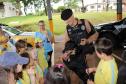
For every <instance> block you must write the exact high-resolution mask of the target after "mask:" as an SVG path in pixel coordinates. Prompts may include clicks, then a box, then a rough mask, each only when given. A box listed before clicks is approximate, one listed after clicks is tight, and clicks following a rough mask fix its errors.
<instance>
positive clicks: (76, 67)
mask: <svg viewBox="0 0 126 84" xmlns="http://www.w3.org/2000/svg"><path fill="white" fill-rule="evenodd" d="M63 62H64V64H65V65H66V66H67V67H68V68H69V69H70V70H72V71H73V72H75V73H76V74H77V75H78V77H79V78H80V79H81V80H82V81H83V83H84V84H87V79H88V74H87V73H86V67H87V66H86V63H85V61H84V57H83V56H70V61H63Z"/></svg>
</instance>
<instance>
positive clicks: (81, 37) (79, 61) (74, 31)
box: [61, 9, 98, 84]
mask: <svg viewBox="0 0 126 84" xmlns="http://www.w3.org/2000/svg"><path fill="white" fill-rule="evenodd" d="M61 19H62V20H63V21H64V22H65V23H66V24H67V26H66V32H65V35H64V43H66V42H68V41H70V40H71V41H73V42H74V43H75V44H76V45H77V47H76V50H77V52H79V53H77V54H76V55H75V56H76V57H75V58H74V59H71V60H70V61H68V60H66V57H67V56H66V54H67V53H64V55H63V57H62V58H63V62H64V64H65V65H66V66H67V67H68V68H69V69H71V70H72V71H74V72H75V73H76V74H77V75H78V76H79V78H80V79H81V80H82V81H83V83H84V84H86V82H87V79H88V77H87V75H86V70H85V69H86V68H87V65H86V61H85V58H86V57H85V56H86V54H88V53H90V52H91V51H93V48H92V47H91V46H92V43H93V42H94V41H96V40H97V37H98V33H97V32H96V31H95V29H94V27H93V25H92V24H91V23H90V22H89V21H88V20H86V19H77V18H75V17H74V15H73V12H72V10H71V9H65V10H64V11H62V13H61ZM68 54H69V53H68ZM71 63H73V64H71Z"/></svg>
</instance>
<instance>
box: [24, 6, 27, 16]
mask: <svg viewBox="0 0 126 84" xmlns="http://www.w3.org/2000/svg"><path fill="white" fill-rule="evenodd" d="M24 13H25V15H26V16H27V13H26V7H24Z"/></svg>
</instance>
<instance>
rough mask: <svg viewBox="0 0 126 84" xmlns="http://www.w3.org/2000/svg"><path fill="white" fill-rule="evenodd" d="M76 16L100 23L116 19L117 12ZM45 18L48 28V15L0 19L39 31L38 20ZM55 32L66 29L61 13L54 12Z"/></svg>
mask: <svg viewBox="0 0 126 84" xmlns="http://www.w3.org/2000/svg"><path fill="white" fill-rule="evenodd" d="M75 17H78V18H85V19H88V20H89V21H90V22H92V23H93V24H94V25H96V24H100V23H106V22H107V23H108V22H111V21H116V12H114V11H109V12H87V13H75ZM123 17H126V13H123ZM39 20H44V21H45V22H46V25H47V28H49V25H48V17H47V16H16V17H9V18H3V19H0V23H5V24H8V25H9V26H20V27H21V28H20V30H23V31H38V26H37V22H38V21H39ZM53 23H54V34H55V35H60V34H62V33H64V31H65V23H64V22H63V21H62V20H61V19H60V14H53Z"/></svg>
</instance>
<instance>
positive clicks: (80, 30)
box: [67, 19, 88, 44]
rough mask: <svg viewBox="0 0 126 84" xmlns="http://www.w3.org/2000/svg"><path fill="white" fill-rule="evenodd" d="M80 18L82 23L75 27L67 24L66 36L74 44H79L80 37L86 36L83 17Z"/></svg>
mask: <svg viewBox="0 0 126 84" xmlns="http://www.w3.org/2000/svg"><path fill="white" fill-rule="evenodd" d="M80 20H81V22H82V23H81V24H78V25H77V26H76V27H71V26H69V25H67V33H68V37H69V38H70V40H71V41H73V42H75V43H76V44H80V41H81V39H82V38H88V32H87V31H86V26H85V22H84V19H80Z"/></svg>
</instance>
